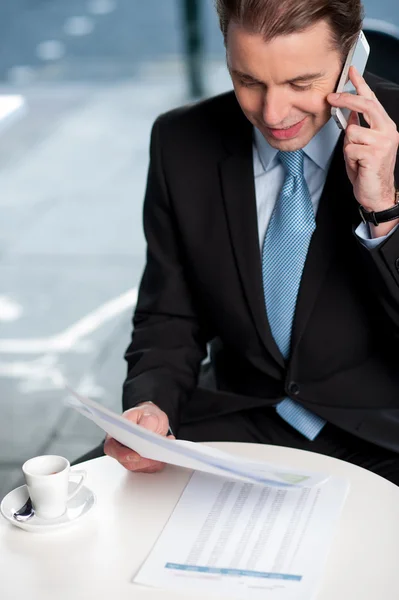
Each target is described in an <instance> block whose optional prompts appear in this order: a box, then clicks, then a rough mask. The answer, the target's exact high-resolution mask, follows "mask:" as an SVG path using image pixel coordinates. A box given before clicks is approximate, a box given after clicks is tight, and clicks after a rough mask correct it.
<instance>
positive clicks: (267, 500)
mask: <svg viewBox="0 0 399 600" xmlns="http://www.w3.org/2000/svg"><path fill="white" fill-rule="evenodd" d="M348 489H349V483H348V482H347V481H346V480H344V479H341V478H337V477H331V478H330V479H329V480H328V481H327V482H326V483H325V484H324V485H322V486H317V487H311V488H310V487H304V488H301V489H300V488H297V489H287V488H277V487H270V486H260V485H253V484H250V483H242V482H234V481H225V480H223V479H220V478H218V477H215V476H213V475H208V474H206V473H198V472H197V473H194V474H193V476H192V477H191V480H190V482H189V483H188V485H187V487H186V489H185V490H184V492H183V494H182V496H181V498H180V500H179V502H178V504H177V506H176V508H175V510H174V512H173V514H172V516H171V518H170V519H169V521H168V523H167V525H166V527H165V529H164V530H163V532H162V533H161V535H160V537H159V538H158V541H157V543H156V545H155V547H154V548H153V550H152V552H151V554H150V556H149V557H148V558H147V560H146V562H145V563H144V565H143V566H142V567H141V569H140V571H139V573H138V574H137V575H136V576H135V577H134V579H133V582H134V583H139V584H142V585H147V586H152V587H160V588H164V589H170V590H176V591H181V592H185V597H187V598H195V597H196V594H198V597H199V598H205V597H208V596H210V597H212V596H215V597H216V598H221V597H224V596H226V598H238V599H240V598H243V599H245V600H268V599H269V598H270V599H273V600H312V599H313V598H315V595H316V594H317V591H318V588H319V586H320V582H321V577H322V574H323V568H324V566H325V563H326V559H327V555H328V551H329V549H330V546H331V542H332V538H333V534H334V529H335V527H336V524H337V521H338V518H339V515H340V513H341V509H342V506H343V504H344V501H345V498H346V495H347V492H348Z"/></svg>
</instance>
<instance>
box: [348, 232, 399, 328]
mask: <svg viewBox="0 0 399 600" xmlns="http://www.w3.org/2000/svg"><path fill="white" fill-rule="evenodd" d="M358 244H359V249H360V252H361V254H362V256H363V261H364V263H365V265H366V274H367V277H368V279H369V284H370V286H371V287H372V288H373V289H374V291H375V294H376V296H377V299H378V301H379V303H380V305H381V306H382V308H383V311H384V313H385V315H386V316H387V317H388V320H389V323H390V326H391V328H392V327H393V329H391V332H392V334H393V335H394V337H395V338H396V339H398V338H399V228H397V229H396V230H395V231H394V232H393V233H392V234H391V235H389V236H388V237H387V239H386V240H385V241H383V242H382V243H381V244H380V245H378V246H377V247H376V248H371V249H369V248H366V247H365V246H364V245H363V244H362V243H361V242H360V241H359V242H358Z"/></svg>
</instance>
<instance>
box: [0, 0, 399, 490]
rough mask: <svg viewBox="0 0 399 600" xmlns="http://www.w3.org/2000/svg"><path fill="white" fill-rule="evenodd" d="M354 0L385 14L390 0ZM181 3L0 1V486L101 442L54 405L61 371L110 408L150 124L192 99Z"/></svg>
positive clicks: (139, 241)
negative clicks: (33, 466)
mask: <svg viewBox="0 0 399 600" xmlns="http://www.w3.org/2000/svg"><path fill="white" fill-rule="evenodd" d="M196 4H197V8H198V11H199V19H200V24H201V25H200V31H201V37H202V48H203V50H202V58H201V61H200V72H201V73H202V85H203V89H202V95H212V94H216V93H219V92H221V91H224V90H226V89H229V88H230V87H231V86H230V82H229V78H228V75H227V72H226V69H225V66H224V49H223V43H222V39H221V35H220V32H219V30H218V23H217V19H216V15H215V12H214V9H213V2H212V0H197V3H196ZM365 5H366V10H367V16H368V17H371V18H377V19H384V20H387V21H389V22H391V23H395V24H396V25H398V26H399V14H398V13H399V9H398V5H397V0H382V1H381V0H380V1H379V2H377V0H368V1H367V2H366V3H365ZM183 8H184V2H183V0H2V1H1V2H0V215H1V218H0V328H1V329H0V497H2V496H3V495H4V494H5V493H6V492H7V491H8V490H9V489H11V488H12V487H13V486H14V485H16V484H17V483H19V480H20V466H21V464H22V462H24V460H26V459H27V458H29V457H31V456H33V455H35V454H41V453H55V454H63V455H65V456H67V457H68V458H69V459H70V460H74V459H76V458H77V457H78V456H80V455H81V454H83V453H84V452H86V451H88V450H89V449H91V448H92V447H93V446H94V445H96V444H98V443H99V442H100V441H101V439H102V433H101V431H100V430H98V429H97V428H96V427H95V426H94V425H93V424H91V423H90V422H88V421H87V420H85V419H84V418H83V417H81V416H80V415H78V414H77V413H76V414H75V413H74V411H72V410H71V409H68V408H67V407H66V406H65V398H66V394H65V392H64V388H63V384H64V382H65V381H68V382H69V383H70V384H71V385H72V386H73V387H75V388H76V389H78V391H80V392H81V393H84V394H87V395H89V396H91V397H92V398H94V399H97V400H100V401H101V402H103V403H104V404H105V405H106V406H109V407H111V408H112V409H114V410H117V411H120V409H121V386H122V382H123V379H124V377H125V363H124V361H123V352H124V350H125V348H126V347H127V344H128V342H129V338H130V319H131V314H132V309H133V306H134V304H135V298H136V293H137V286H138V284H139V281H140V276H141V273H142V269H143V265H144V260H145V243H144V236H143V232H142V217H141V211H142V201H143V194H144V189H145V180H146V172H147V166H148V145H149V134H150V129H151V125H152V123H153V121H154V119H155V118H156V117H157V116H158V114H160V113H162V112H165V111H166V110H168V109H170V108H172V107H175V106H178V105H181V104H184V103H186V102H188V101H192V100H195V99H196V98H192V97H191V96H190V81H189V78H188V77H187V63H186V57H185V41H184V40H185V39H186V38H185V35H186V33H185V29H184V22H185V21H184V18H183V14H184V10H183ZM189 8H190V7H189ZM192 10H193V6H191V11H192ZM194 63H195V61H194Z"/></svg>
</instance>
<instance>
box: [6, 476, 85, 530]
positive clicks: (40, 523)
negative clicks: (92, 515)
mask: <svg viewBox="0 0 399 600" xmlns="http://www.w3.org/2000/svg"><path fill="white" fill-rule="evenodd" d="M75 485H76V484H75V483H72V482H71V484H70V492H72V491H73V489H74V487H75ZM28 496H29V494H28V488H27V487H26V485H22V486H21V487H18V488H16V489H15V490H12V492H10V493H9V494H7V496H5V498H3V501H2V503H1V505H0V511H1V514H2V515H3V517H5V518H6V519H7V520H8V521H10V523H12V524H13V525H16V526H17V527H21V529H25V530H26V531H34V532H37V533H39V532H40V533H42V532H46V531H53V530H54V529H60V528H61V527H68V526H69V525H72V524H73V523H76V521H78V520H79V521H80V520H81V519H82V517H84V516H85V515H87V513H88V512H89V511H90V510H91V509H92V508H93V506H94V505H95V503H96V497H95V495H94V492H92V491H91V490H90V489H89V488H87V487H85V486H83V487H82V489H81V490H79V492H78V493H77V494H76V496H74V497H73V498H71V500H70V501H69V502H68V504H67V510H66V512H65V513H64V514H63V515H62V516H61V517H58V518H57V519H41V518H40V517H37V516H36V515H34V516H33V517H31V518H30V519H29V520H28V521H24V522H22V521H17V520H16V519H14V517H13V516H12V515H13V514H14V512H15V511H16V510H18V509H19V508H21V506H23V505H24V504H25V502H26V501H27V499H28Z"/></svg>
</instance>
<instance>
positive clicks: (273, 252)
mask: <svg viewBox="0 0 399 600" xmlns="http://www.w3.org/2000/svg"><path fill="white" fill-rule="evenodd" d="M278 158H279V160H280V161H281V162H282V164H283V166H284V168H285V171H286V178H285V181H284V185H283V188H282V190H281V194H280V197H279V198H278V200H277V202H276V204H275V207H274V210H273V213H272V216H271V219H270V223H269V226H268V228H267V232H266V236H265V241H264V243H263V251H262V275H263V290H264V294H265V303H266V310H267V316H268V319H269V323H270V328H271V331H272V334H273V337H274V339H275V341H276V343H277V346H278V347H279V349H280V352H281V353H282V355H283V356H284V358H285V359H288V357H289V354H290V346H291V330H292V323H293V319H294V313H295V306H296V301H297V296H298V289H299V283H300V281H301V277H302V272H303V267H304V265H305V260H306V255H307V252H308V248H309V244H310V240H311V238H312V235H313V232H314V230H315V227H316V223H315V217H314V211H313V206H312V200H311V197H310V193H309V189H308V186H307V183H306V180H305V176H304V172H303V163H304V152H303V150H296V151H295V152H279V153H278ZM276 411H277V413H278V414H279V415H280V417H282V418H283V419H284V420H285V421H286V422H287V423H289V424H290V425H291V426H292V427H294V428H295V429H296V430H297V431H299V432H300V433H302V434H303V435H304V436H305V437H307V438H308V439H310V440H314V439H315V438H316V436H317V435H318V434H319V433H320V431H321V430H322V428H323V427H324V425H325V423H326V421H324V420H323V419H321V418H320V417H319V416H318V415H315V414H314V413H312V412H311V411H309V410H307V409H306V408H304V407H303V406H302V405H301V404H299V403H298V402H295V401H294V400H291V398H285V399H284V400H282V401H281V402H280V403H279V404H278V405H277V406H276Z"/></svg>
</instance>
